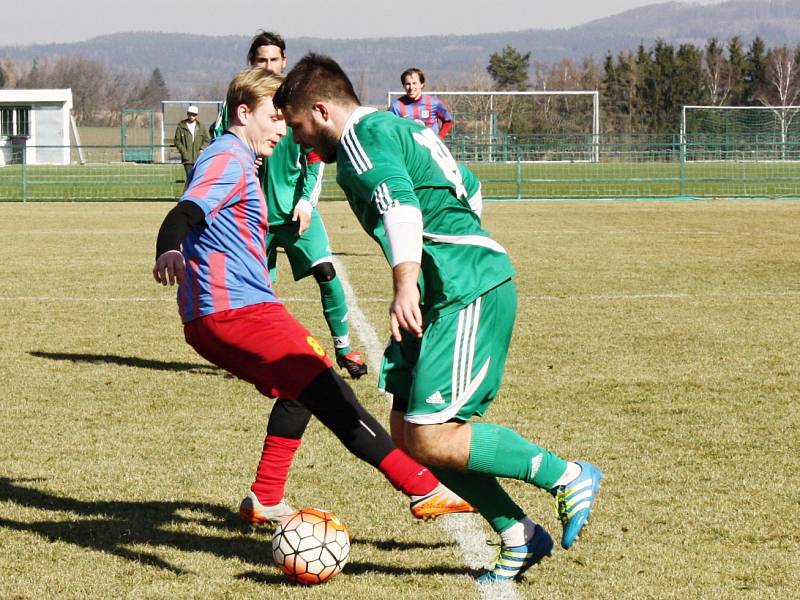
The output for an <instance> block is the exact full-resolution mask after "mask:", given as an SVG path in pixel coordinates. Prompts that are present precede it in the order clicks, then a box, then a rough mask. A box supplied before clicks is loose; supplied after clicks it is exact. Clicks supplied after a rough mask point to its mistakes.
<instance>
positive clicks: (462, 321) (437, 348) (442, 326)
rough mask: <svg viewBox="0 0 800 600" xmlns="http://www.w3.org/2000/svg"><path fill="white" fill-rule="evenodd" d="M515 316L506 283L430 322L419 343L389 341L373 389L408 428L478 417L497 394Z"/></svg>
mask: <svg viewBox="0 0 800 600" xmlns="http://www.w3.org/2000/svg"><path fill="white" fill-rule="evenodd" d="M516 314H517V290H516V285H515V284H514V282H513V281H512V280H510V279H509V280H508V281H506V282H505V283H502V284H500V285H499V286H497V287H496V288H494V289H492V290H489V291H488V292H486V293H485V294H483V295H482V296H479V297H478V298H477V299H476V300H475V301H473V302H472V304H470V305H469V306H465V307H464V308H462V309H461V310H460V311H458V312H453V313H449V314H446V315H444V316H441V317H439V318H437V319H436V320H434V321H432V322H431V323H430V324H429V325H428V326H427V327H426V329H425V333H424V334H423V336H422V339H421V340H420V339H415V338H412V337H411V336H403V341H402V342H396V341H394V340H393V339H392V340H391V341H390V342H389V346H388V347H387V348H386V351H385V352H384V355H383V364H382V365H381V373H380V375H379V386H380V387H381V388H382V389H384V390H386V391H387V392H390V393H392V394H393V395H394V396H395V403H394V406H393V407H394V409H396V410H403V408H405V413H406V416H405V420H406V421H408V422H410V423H419V424H423V425H425V424H435V423H445V422H447V421H450V420H452V419H457V420H461V421H467V420H469V419H470V418H472V417H474V416H480V415H483V413H484V412H486V409H487V408H489V405H490V404H491V403H492V400H494V397H495V396H496V395H497V391H498V389H499V388H500V382H501V380H502V378H503V369H504V367H505V363H506V356H507V355H508V346H509V344H510V342H511V334H512V332H513V329H514V319H515V317H516ZM406 400H407V404H406V403H405V402H404V401H406Z"/></svg>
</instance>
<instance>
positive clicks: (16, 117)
mask: <svg viewBox="0 0 800 600" xmlns="http://www.w3.org/2000/svg"><path fill="white" fill-rule="evenodd" d="M30 134H31V109H30V107H27V106H4V107H2V108H0V137H9V136H12V135H28V136H29V135H30Z"/></svg>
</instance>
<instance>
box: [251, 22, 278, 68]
mask: <svg viewBox="0 0 800 600" xmlns="http://www.w3.org/2000/svg"><path fill="white" fill-rule="evenodd" d="M261 46H277V47H278V48H280V49H281V56H282V57H284V58H285V57H286V42H284V41H283V38H282V37H281V36H280V35H278V34H277V33H273V32H271V31H264V30H263V29H262V30H259V32H258V33H257V34H256V37H254V38H253V41H252V42H250V50H248V51H247V62H248V63H249V64H251V65H252V64H253V63H255V62H256V52H257V51H258V49H259V48H261Z"/></svg>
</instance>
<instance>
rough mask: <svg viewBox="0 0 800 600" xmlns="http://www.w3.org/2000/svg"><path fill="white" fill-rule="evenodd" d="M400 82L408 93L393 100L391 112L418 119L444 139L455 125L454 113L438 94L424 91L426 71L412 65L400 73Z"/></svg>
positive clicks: (414, 119) (399, 115)
mask: <svg viewBox="0 0 800 600" xmlns="http://www.w3.org/2000/svg"><path fill="white" fill-rule="evenodd" d="M400 83H402V84H403V89H405V91H406V94H405V96H400V97H399V98H396V99H395V100H392V103H391V105H390V106H389V112H390V113H393V114H395V115H397V116H398V117H403V118H404V119H411V120H412V121H418V122H419V123H422V124H423V125H425V127H427V128H429V129H433V132H434V133H435V134H436V135H438V136H439V138H441V139H444V138H445V137H446V136H447V134H448V133H450V129H452V127H453V115H451V114H450V111H449V110H447V107H446V106H445V105H444V102H442V101H441V100H439V98H438V97H437V96H431V95H430V94H423V93H422V90H424V89H425V73H423V72H422V70H421V69H417V68H416V67H411V68H410V69H406V70H405V71H403V73H402V75H400Z"/></svg>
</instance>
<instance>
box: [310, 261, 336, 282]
mask: <svg viewBox="0 0 800 600" xmlns="http://www.w3.org/2000/svg"><path fill="white" fill-rule="evenodd" d="M311 274H312V275H313V276H314V279H316V280H317V282H318V283H325V282H326V281H330V280H331V279H333V278H334V277H336V269H334V268H333V263H329V262H324V263H319V264H318V265H314V266H313V267H311Z"/></svg>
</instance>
